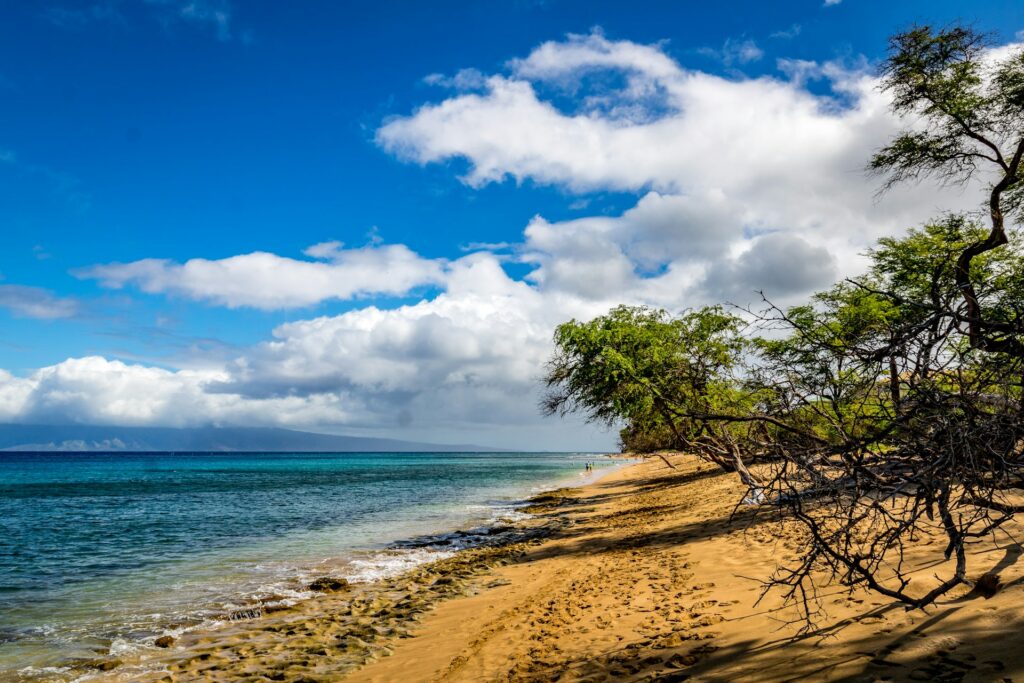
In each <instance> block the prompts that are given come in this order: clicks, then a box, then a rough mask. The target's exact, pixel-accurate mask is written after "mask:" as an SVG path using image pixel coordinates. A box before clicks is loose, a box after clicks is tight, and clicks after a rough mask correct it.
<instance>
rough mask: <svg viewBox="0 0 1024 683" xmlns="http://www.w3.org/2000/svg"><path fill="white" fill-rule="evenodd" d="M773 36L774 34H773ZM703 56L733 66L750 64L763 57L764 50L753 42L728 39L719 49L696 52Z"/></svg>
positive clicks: (702, 49) (705, 49)
mask: <svg viewBox="0 0 1024 683" xmlns="http://www.w3.org/2000/svg"><path fill="white" fill-rule="evenodd" d="M773 36H774V34H773ZM698 52H700V53H701V54H703V55H706V56H708V57H713V58H715V59H718V60H720V61H721V62H722V63H723V64H725V65H726V66H733V65H734V64H750V63H751V62H756V61H758V60H760V59H761V58H762V57H764V50H762V49H761V48H759V47H758V46H757V43H755V42H754V41H753V40H750V39H746V40H738V39H735V38H728V39H726V41H725V42H724V43H723V44H722V47H721V49H718V50H716V49H714V48H707V47H706V48H701V49H700V50H698Z"/></svg>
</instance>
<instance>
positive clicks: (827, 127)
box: [0, 33, 978, 448]
mask: <svg viewBox="0 0 1024 683" xmlns="http://www.w3.org/2000/svg"><path fill="white" fill-rule="evenodd" d="M605 70H611V71H612V72H614V73H616V74H619V75H621V76H623V78H621V79H596V80H598V81H601V82H606V83H607V82H618V83H620V85H619V86H617V89H605V90H602V91H594V90H593V89H590V90H588V89H587V88H588V87H589V86H587V83H588V82H589V80H590V79H587V78H585V76H586V75H588V74H590V73H591V72H594V71H605ZM780 72H781V74H782V75H781V76H779V77H774V78H773V77H759V78H754V79H750V78H741V79H736V78H724V77H719V76H715V75H710V74H707V73H701V72H696V71H690V70H687V69H684V68H683V67H681V66H680V65H679V64H677V63H676V62H675V61H673V60H672V59H671V58H670V57H669V56H668V55H667V54H666V53H665V52H664V50H663V49H662V47H661V46H658V45H653V46H651V45H638V44H635V43H629V42H627V41H610V40H608V39H607V38H605V37H604V36H602V35H600V34H597V33H595V34H591V35H587V36H570V37H569V38H568V39H567V40H565V41H563V42H549V43H545V44H543V45H541V46H539V47H538V48H537V49H536V50H534V51H533V52H532V53H530V54H529V55H527V56H525V57H524V58H522V59H519V60H512V61H511V62H509V64H508V70H507V71H506V72H504V73H502V74H496V75H489V76H487V75H483V74H481V75H480V77H481V80H479V81H477V80H476V76H475V75H474V76H473V79H474V83H476V84H477V85H479V86H480V87H479V88H478V89H476V90H475V91H468V90H467V89H466V88H461V87H460V86H458V85H457V84H455V83H452V85H453V86H454V87H456V90H455V91H454V92H448V93H445V94H446V95H447V97H446V99H443V100H442V101H441V102H438V103H433V104H427V105H424V106H423V107H421V108H419V109H418V110H416V111H414V112H412V113H411V114H409V115H408V116H405V117H400V118H397V119H393V120H391V121H389V122H387V123H386V124H385V125H383V126H382V127H381V129H380V130H379V131H378V135H377V140H378V142H379V143H380V144H381V146H382V147H384V148H385V149H387V150H389V151H391V152H393V153H395V154H398V155H400V156H402V157H403V158H405V159H408V160H411V161H414V162H418V163H423V164H426V163H433V162H441V161H445V160H449V159H453V158H461V159H464V160H466V161H467V162H468V164H469V168H468V172H467V174H466V176H465V178H464V181H465V182H466V183H467V184H468V185H470V186H473V187H479V186H483V185H486V184H488V183H496V182H502V181H503V180H505V179H509V178H511V179H514V180H515V181H517V182H523V181H532V182H535V183H539V184H546V185H552V186H555V187H557V188H560V189H561V190H563V191H565V192H567V193H572V194H577V195H588V193H590V192H592V191H605V190H613V191H627V192H634V193H636V196H637V199H636V202H635V205H634V206H632V207H630V208H628V209H626V210H625V211H622V212H620V213H617V214H614V215H605V214H599V213H595V215H590V216H582V217H579V218H575V219H572V220H561V221H558V220H551V219H549V218H545V217H544V216H540V215H538V216H536V217H534V218H533V219H532V220H531V221H530V222H529V223H528V225H526V226H524V233H523V237H522V240H521V241H520V242H519V243H513V244H485V243H477V244H474V245H471V246H470V247H469V248H470V249H478V250H481V251H476V253H469V254H467V255H465V256H463V257H461V258H458V259H455V260H452V261H441V260H437V259H428V258H425V257H423V256H421V255H419V254H416V253H414V252H412V251H411V250H409V249H408V248H406V247H404V246H402V245H388V246H382V245H376V244H373V245H371V246H366V247H361V248H357V249H347V248H345V247H344V245H342V244H340V243H339V242H324V243H321V244H317V245H314V246H312V247H310V248H308V249H307V250H306V251H305V254H306V256H307V257H309V258H310V259H311V260H301V259H291V258H285V257H282V256H277V255H274V254H267V253H261V252H257V253H254V254H245V255H240V256H233V257H230V258H225V259H219V260H206V259H193V260H190V261H187V262H185V263H174V262H170V261H163V260H153V259H149V260H143V261H136V262H134V263H130V264H109V265H106V266H96V267H94V268H92V269H89V271H87V272H86V273H83V275H84V276H86V277H92V278H97V279H99V280H100V281H101V283H103V284H105V285H107V286H113V287H121V286H128V285H132V286H138V287H140V288H141V289H143V290H144V291H149V292H164V293H168V294H175V295H179V296H186V297H189V298H193V299H199V300H204V301H210V302H214V303H219V304H222V305H226V306H254V307H258V308H265V309H273V308H284V307H291V306H303V305H309V304H312V303H316V302H318V301H323V300H326V299H331V298H352V297H356V296H364V295H372V294H401V293H406V292H408V291H409V290H410V289H413V288H415V287H418V286H423V285H433V286H436V287H437V288H438V290H439V293H438V294H437V295H436V296H434V297H433V298H432V299H429V300H423V301H420V302H419V303H416V304H414V305H407V306H401V307H398V308H394V309H383V308H380V307H378V306H367V307H364V308H361V309H357V310H352V311H349V312H346V313H343V314H341V315H336V316H325V317H319V318H315V319H312V320H300V321H296V322H292V323H288V324H286V325H281V326H279V327H277V328H276V329H275V330H274V331H273V334H272V338H271V339H269V340H268V341H266V342H264V343H261V344H257V345H254V346H251V347H248V348H244V349H241V350H239V351H238V352H237V353H236V354H235V356H234V358H233V359H232V360H230V361H229V362H226V363H220V364H210V365H207V366H203V369H201V370H200V369H197V370H190V371H186V370H179V371H171V370H162V369H157V368H148V367H145V366H141V365H126V364H123V363H118V362H117V361H109V360H104V359H98V358H89V359H77V360H68V361H65V362H64V363H60V364H57V365H54V366H51V367H49V368H43V369H41V370H38V371H36V372H35V373H32V374H30V375H28V376H26V377H13V376H11V375H9V374H0V417H2V416H3V415H6V416H7V418H8V419H18V420H23V421H28V420H37V421H38V420H41V419H42V418H43V417H52V418H53V419H58V418H59V419H65V420H82V421H105V422H111V423H114V422H116V423H129V424H202V423H205V422H208V421H211V420H213V421H218V422H222V423H231V424H278V425H288V426H298V427H320V428H322V427H325V426H330V427H333V428H344V429H346V430H355V431H360V430H361V431H362V433H370V434H374V433H375V434H380V435H387V436H396V437H399V438H403V437H404V438H419V439H424V440H434V441H448V442H451V441H460V440H465V441H477V442H482V443H496V444H499V445H516V446H520V447H533V448H538V447H579V446H580V445H582V444H584V443H587V444H590V445H593V446H597V445H598V443H601V444H608V443H609V442H610V441H611V439H610V438H609V437H607V436H604V435H599V434H598V435H596V436H595V434H594V432H587V431H582V430H577V429H572V430H568V429H566V427H565V426H564V425H563V424H562V423H559V422H557V421H542V420H541V419H540V418H539V417H538V414H537V410H536V401H537V398H538V392H539V387H538V379H539V377H540V376H541V374H542V372H543V363H544V361H545V360H546V359H547V358H548V356H549V354H550V352H551V334H552V331H553V329H554V327H555V326H556V325H557V324H558V323H560V322H563V321H565V320H568V319H570V318H574V317H575V318H578V319H587V318H590V317H593V316H594V315H597V314H600V313H602V312H604V311H606V310H607V309H608V308H609V307H611V306H612V305H615V304H617V303H622V302H625V303H647V304H653V305H658V306H663V307H666V308H668V309H671V310H679V309H682V308H685V307H691V306H697V305H700V304H703V303H710V302H717V301H721V300H723V299H729V300H731V301H733V302H735V303H739V304H743V303H746V302H747V301H751V300H756V298H757V297H756V296H755V295H754V294H753V291H754V290H756V289H764V290H765V292H766V294H768V295H769V296H770V297H772V298H774V299H776V300H780V301H781V302H782V303H786V302H789V301H796V300H800V299H801V298H802V297H804V296H805V295H806V294H807V293H808V292H809V291H811V290H814V289H817V288H820V287H823V286H827V285H828V284H829V283H830V282H832V281H834V279H836V278H838V277H841V276H845V275H850V274H852V273H855V272H857V271H859V270H860V269H861V268H862V266H863V260H862V257H861V256H859V254H860V253H861V252H863V250H864V249H865V248H866V247H867V246H869V245H870V244H871V243H872V242H873V241H874V240H875V239H877V238H878V237H880V236H883V235H888V234H896V233H899V232H900V231H902V230H904V229H906V228H907V227H908V226H912V225H916V224H918V223H920V222H921V221H923V220H925V219H927V218H928V217H930V216H932V215H934V214H936V213H937V212H940V211H943V210H948V209H958V208H963V207H973V206H974V205H975V203H976V199H977V198H978V195H977V193H976V192H975V189H974V188H970V187H968V188H947V189H946V190H944V191H943V192H942V193H936V192H935V189H934V187H930V186H928V185H923V186H921V187H905V188H900V189H898V190H896V191H894V192H893V193H892V194H890V195H887V196H886V197H884V198H883V199H881V200H880V201H879V200H877V199H876V197H875V190H876V181H874V180H871V179H868V178H865V176H864V173H863V171H862V169H863V165H864V163H865V162H866V160H867V159H868V158H869V156H870V154H871V152H872V151H873V150H874V149H876V148H878V147H879V146H880V145H882V144H885V142H886V141H887V140H888V139H889V138H890V136H891V135H892V134H893V133H894V132H895V131H896V130H897V127H898V125H899V122H897V121H895V120H893V118H892V117H891V116H890V114H889V113H888V102H887V100H886V98H885V96H884V95H883V94H881V93H880V92H879V91H878V90H877V81H876V80H875V78H874V77H873V76H871V75H870V74H869V73H867V72H866V70H864V69H863V68H861V67H857V66H854V67H850V66H846V65H843V64H840V63H817V62H796V61H783V62H780ZM811 79H816V80H817V81H818V83H817V84H816V88H815V92H811V91H809V90H808V89H807V88H806V87H805V85H806V83H807V82H808V81H809V80H811ZM540 82H543V84H544V85H545V86H552V87H554V88H556V89H558V90H559V91H560V92H561V93H564V94H567V95H568V96H569V97H571V98H572V99H573V102H574V105H569V107H566V106H565V105H564V104H561V102H563V101H564V99H568V98H558V101H559V103H560V104H559V105H558V106H556V104H555V102H554V101H552V100H547V99H545V98H544V96H542V93H546V92H549V91H550V90H549V88H548V87H544V88H541V87H539V85H538V84H539V83H540ZM470 90H473V89H470ZM823 91H828V92H829V94H827V95H826V94H820V93H821V92H823ZM590 198H591V197H589V196H583V197H582V198H581V199H584V200H586V199H590ZM576 199H578V198H575V197H570V198H568V199H567V203H568V202H569V200H573V201H575V200H576ZM593 199H594V201H593V202H592V203H591V205H590V206H595V205H598V204H599V203H600V202H601V198H600V196H598V197H596V198H593ZM579 208H580V209H589V208H590V207H588V206H587V205H586V204H585V203H584V204H582V205H580V206H579ZM592 210H593V211H595V212H596V211H597V209H592ZM499 248H500V249H503V250H506V252H503V253H502V254H501V255H497V254H493V253H490V251H489V250H491V249H499ZM509 260H518V261H519V263H520V265H524V264H525V265H526V266H527V267H529V268H530V271H529V273H528V275H527V276H526V277H525V279H521V280H517V279H514V278H511V277H510V276H509V275H508V274H507V273H506V272H505V270H504V269H503V264H504V263H507V262H508V261H509ZM744 297H746V298H744ZM197 367H198V366H197ZM136 395H137V396H138V397H139V399H138V402H137V403H136V402H133V401H132V398H133V397H134V396H136ZM4 411H6V412H4ZM538 439H540V440H538ZM588 439H589V441H588Z"/></svg>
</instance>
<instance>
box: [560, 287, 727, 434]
mask: <svg viewBox="0 0 1024 683" xmlns="http://www.w3.org/2000/svg"><path fill="white" fill-rule="evenodd" d="M741 326H742V323H741V321H740V320H739V318H737V317H736V316H733V315H730V314H728V313H725V312H724V311H723V309H722V308H721V307H717V306H716V307H709V308H702V309H700V310H697V311H691V312H688V313H686V314H685V315H683V316H681V317H677V318H673V317H672V316H670V315H669V314H668V313H667V312H666V311H663V310H654V309H650V308H646V307H629V306H620V307H618V308H615V309H613V310H611V311H610V312H609V313H608V314H607V315H603V316H600V317H598V318H596V319H594V320H591V321H590V322H586V323H581V322H578V321H575V320H573V321H571V322H568V323H565V324H563V325H560V326H559V327H558V329H557V330H556V331H555V346H556V348H557V353H556V355H555V357H554V358H553V359H552V361H551V362H550V363H549V366H548V373H547V376H546V377H545V383H546V384H547V386H548V389H549V392H548V394H547V396H546V397H545V400H544V404H543V408H544V410H545V412H547V413H548V414H555V413H557V414H562V415H564V414H567V413H570V412H581V413H583V414H584V415H585V416H586V417H587V419H589V420H592V421H597V422H604V423H607V424H613V423H615V422H617V421H620V420H621V421H632V420H636V421H643V420H645V419H649V416H650V415H652V414H654V415H659V416H661V417H662V419H664V415H665V414H666V413H667V412H668V410H669V408H670V406H678V405H679V404H681V403H685V404H688V405H691V404H692V405H701V406H706V405H708V403H709V401H711V400H712V397H713V395H714V394H715V391H716V387H717V386H718V385H719V384H720V383H721V382H722V381H723V378H725V377H726V376H727V375H728V373H729V372H730V371H731V370H732V369H733V368H734V367H735V365H736V363H737V362H738V358H739V355H740V353H741V352H742V350H743V348H744V345H745V342H744V340H743V338H742V337H741V335H740V329H741Z"/></svg>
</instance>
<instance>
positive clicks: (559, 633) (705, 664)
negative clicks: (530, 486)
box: [101, 455, 1024, 683]
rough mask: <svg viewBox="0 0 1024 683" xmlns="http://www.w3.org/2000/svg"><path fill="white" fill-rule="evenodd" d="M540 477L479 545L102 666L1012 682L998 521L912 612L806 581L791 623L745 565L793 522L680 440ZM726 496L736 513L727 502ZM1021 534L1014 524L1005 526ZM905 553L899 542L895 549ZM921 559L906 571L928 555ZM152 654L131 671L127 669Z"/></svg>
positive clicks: (760, 574) (238, 674) (250, 674)
mask: <svg viewBox="0 0 1024 683" xmlns="http://www.w3.org/2000/svg"><path fill="white" fill-rule="evenodd" d="M671 460H672V462H674V463H675V464H676V465H677V467H678V469H675V470H673V469H670V468H669V467H667V466H666V464H665V463H664V462H662V461H661V460H660V459H650V460H648V461H645V462H643V463H640V464H637V465H633V466H630V467H627V468H625V469H622V470H618V471H616V472H613V473H612V474H610V475H608V476H607V477H605V478H604V479H602V480H601V481H599V482H597V483H595V484H591V485H589V486H586V487H582V488H579V489H566V490H562V491H559V492H556V493H554V494H546V495H545V496H542V497H541V498H540V499H539V500H537V504H536V506H535V507H534V508H533V512H534V513H535V514H536V515H537V516H536V518H535V519H534V520H531V521H530V522H527V523H526V526H525V527H523V528H520V529H517V530H516V531H515V532H514V534H513V533H511V532H510V533H509V536H508V537H507V539H506V540H505V541H501V542H498V541H496V543H495V545H493V546H491V547H486V548H479V549H474V550H469V551H463V552H461V553H459V554H457V555H456V556H454V557H452V558H449V559H446V560H442V561H440V562H436V563H433V564H431V565H425V566H423V567H420V568H418V569H416V570H415V571H413V572H411V573H410V574H407V575H405V576H404V577H402V578H401V579H400V580H398V581H395V582H391V583H389V584H388V585H386V586H376V587H348V588H342V589H341V590H339V591H337V592H334V593H329V594H325V595H324V596H323V597H321V598H318V599H314V600H309V601H307V602H304V603H302V604H300V605H298V606H296V607H293V608H289V609H285V610H282V611H280V612H274V613H270V614H263V615H262V616H258V617H256V618H253V619H247V620H244V621H241V622H237V623H233V624H230V625H228V626H225V627H222V628H218V629H211V630H209V631H206V632H198V633H192V634H189V635H187V636H185V637H183V638H182V639H180V640H179V641H177V642H175V643H174V644H173V645H172V646H171V647H170V648H168V649H167V650H164V651H159V652H155V653H151V654H149V655H148V656H147V657H146V661H145V662H125V663H124V664H123V665H122V666H120V667H118V668H117V669H114V670H113V671H110V672H107V673H105V674H101V675H102V676H103V677H104V678H111V679H114V680H163V681H194V680H213V681H216V680H224V681H227V680H231V681H235V680H242V681H268V680H283V681H336V680H346V681H380V682H394V681H402V682H403V683H412V682H416V681H467V682H468V681H655V680H656V681H682V680H697V681H788V680H800V681H805V680H830V681H835V680H844V681H882V680H897V681H901V680H926V681H928V680H937V681H961V680H965V681H1003V680H1024V636H1021V635H1020V634H1021V627H1022V626H1024V606H1022V602H1024V601H1022V598H1024V579H1022V576H1024V571H1022V568H1021V566H1020V565H1019V564H1018V563H1017V558H1018V557H1019V555H1020V546H1019V545H1017V544H1016V543H1015V542H1013V541H1012V540H1011V539H1010V538H1009V537H1008V536H1007V535H1006V534H1003V533H1000V535H999V536H998V537H997V538H996V541H997V547H993V546H992V544H991V542H989V543H987V544H985V545H982V546H979V547H978V549H976V551H975V553H974V555H973V557H972V558H971V571H972V576H973V575H980V574H982V573H984V572H987V571H996V572H998V573H999V574H1000V576H1001V578H1002V580H1003V582H1004V584H1005V587H1004V588H1003V589H1002V590H1001V591H1000V592H999V593H997V594H996V595H995V596H994V597H992V598H991V599H986V598H984V597H981V596H978V595H976V594H974V593H972V592H971V591H970V588H968V587H963V588H961V589H959V590H958V591H956V592H955V593H954V594H952V595H950V596H948V597H946V598H945V599H943V600H942V601H941V602H940V603H939V604H937V605H935V606H933V607H930V608H928V609H927V610H924V611H922V610H914V611H907V610H905V609H904V608H903V607H902V606H901V605H897V604H893V603H891V602H890V601H888V600H887V599H885V598H883V597H881V596H877V595H874V594H870V593H867V592H863V591H857V592H854V593H852V594H851V593H849V591H848V590H846V589H844V588H842V587H839V586H828V585H822V586H821V595H822V598H823V600H822V605H823V607H824V608H825V610H826V612H827V614H826V616H823V617H821V618H820V619H819V621H818V622H817V624H816V628H815V629H813V630H811V631H809V632H801V631H800V627H801V625H802V624H800V623H794V622H795V620H796V618H797V615H796V613H795V612H794V611H793V610H792V609H791V608H787V607H785V606H784V605H783V601H782V598H781V596H780V595H778V594H776V593H769V594H768V595H767V596H766V597H765V598H764V599H762V600H761V602H760V603H758V602H757V601H758V597H759V596H760V595H761V588H762V585H761V583H760V582H761V581H762V580H764V579H766V578H767V577H768V576H769V575H770V574H771V573H772V571H773V570H774V569H775V568H776V566H777V565H778V562H779V561H785V560H786V559H787V558H789V557H792V555H793V551H794V549H795V548H797V547H799V544H800V543H802V542H803V540H802V537H801V535H800V531H799V529H798V528H796V527H794V526H792V525H785V524H779V523H777V522H776V521H773V520H770V519H767V518H766V519H755V518H754V516H753V514H752V513H753V508H749V507H745V508H740V509H739V510H738V511H736V501H737V500H739V498H740V496H741V495H742V493H743V488H742V486H741V485H740V484H739V482H738V480H737V479H736V478H735V477H734V476H730V475H726V474H721V473H719V472H717V471H715V470H714V469H712V468H711V467H709V466H707V465H705V464H701V463H699V462H698V461H697V460H696V459H694V458H690V457H686V456H680V455H676V456H671ZM734 511H736V513H735V514H733V513H734ZM1007 530H1008V531H1009V532H1010V533H1012V534H1014V535H1015V536H1016V537H1017V538H1020V537H1021V536H1022V535H1024V534H1020V533H1019V532H1021V531H1024V530H1022V529H1021V528H1020V525H1013V526H1011V527H1008V529H1007ZM911 559H912V561H913V558H911ZM940 569H941V567H940V568H936V567H922V568H921V572H922V576H930V574H931V573H934V572H936V571H939V570H940ZM139 664H144V665H145V666H147V667H157V668H159V669H161V671H160V672H159V673H157V672H154V673H151V674H146V675H143V674H140V670H139V669H138V668H136V667H137V665H139Z"/></svg>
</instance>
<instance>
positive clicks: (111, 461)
mask: <svg viewBox="0 0 1024 683" xmlns="http://www.w3.org/2000/svg"><path fill="white" fill-rule="evenodd" d="M588 461H591V462H594V463H595V470H596V471H595V474H597V475H599V474H600V473H601V471H602V470H606V469H607V468H609V467H613V466H614V464H615V463H614V461H612V460H610V459H606V458H598V457H595V456H593V455H587V454H537V453H501V454H490V453H488V454H466V453H412V454H409V453H401V454H398V453H395V454H389V453H374V454H278V453H274V454H214V453H195V454H121V453H0V679H5V680H6V679H7V678H10V677H12V676H13V675H15V674H14V672H20V674H17V675H18V677H26V678H32V677H35V676H38V675H39V674H40V673H41V672H42V673H46V672H54V671H55V670H54V669H53V668H52V667H60V665H61V664H62V663H63V662H66V661H67V660H68V658H73V657H91V656H95V653H97V652H103V653H106V652H110V653H113V654H118V653H120V652H129V651H133V650H135V649H138V648H140V647H147V646H148V644H149V643H151V642H152V640H153V639H154V638H155V637H156V636H158V635H160V634H163V633H180V632H181V631H183V630H187V629H188V628H193V627H195V626H196V625H198V624H201V623H204V622H208V621H210V620H216V619H221V618H223V617H224V615H225V614H226V613H229V612H230V611H231V610H232V609H240V608H244V607H246V606H251V605H252V604H253V603H254V601H285V602H288V601H292V600H296V599H301V598H302V597H305V596H306V595H308V593H307V592H306V591H305V589H304V586H305V585H306V584H307V583H308V581H309V580H310V579H311V578H313V577H316V576H321V575H325V574H330V575H335V576H339V575H340V576H347V577H349V578H350V579H352V580H356V581H373V580H377V579H380V578H384V577H387V576H389V575H393V574H395V573H398V572H400V571H402V570H404V569H407V568H409V567H411V566H414V565H415V564H417V563H420V562H424V561H429V560H431V559H435V558H438V557H443V556H445V555H446V554H447V553H449V552H451V551H452V550H453V549H456V548H457V547H459V545H460V544H462V543H466V542H471V541H467V540H466V539H471V538H472V537H471V536H470V535H466V534H461V535H459V534H447V533H446V532H450V531H453V530H455V529H457V528H462V529H469V528H472V527H474V526H486V525H490V524H494V523H496V522H497V521H498V520H501V519H503V518H515V517H516V516H517V515H519V514H521V513H518V512H517V511H516V507H517V503H518V502H519V501H522V499H523V498H525V497H527V496H529V495H531V494H532V493H536V492H537V491H540V490H543V489H545V488H552V487H555V486H562V485H573V484H579V483H583V482H584V481H585V480H586V475H584V473H583V470H584V463H585V462H588ZM591 476H594V475H591ZM415 538H420V539H421V542H416V543H408V542H406V543H402V542H401V541H403V540H407V539H415Z"/></svg>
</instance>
